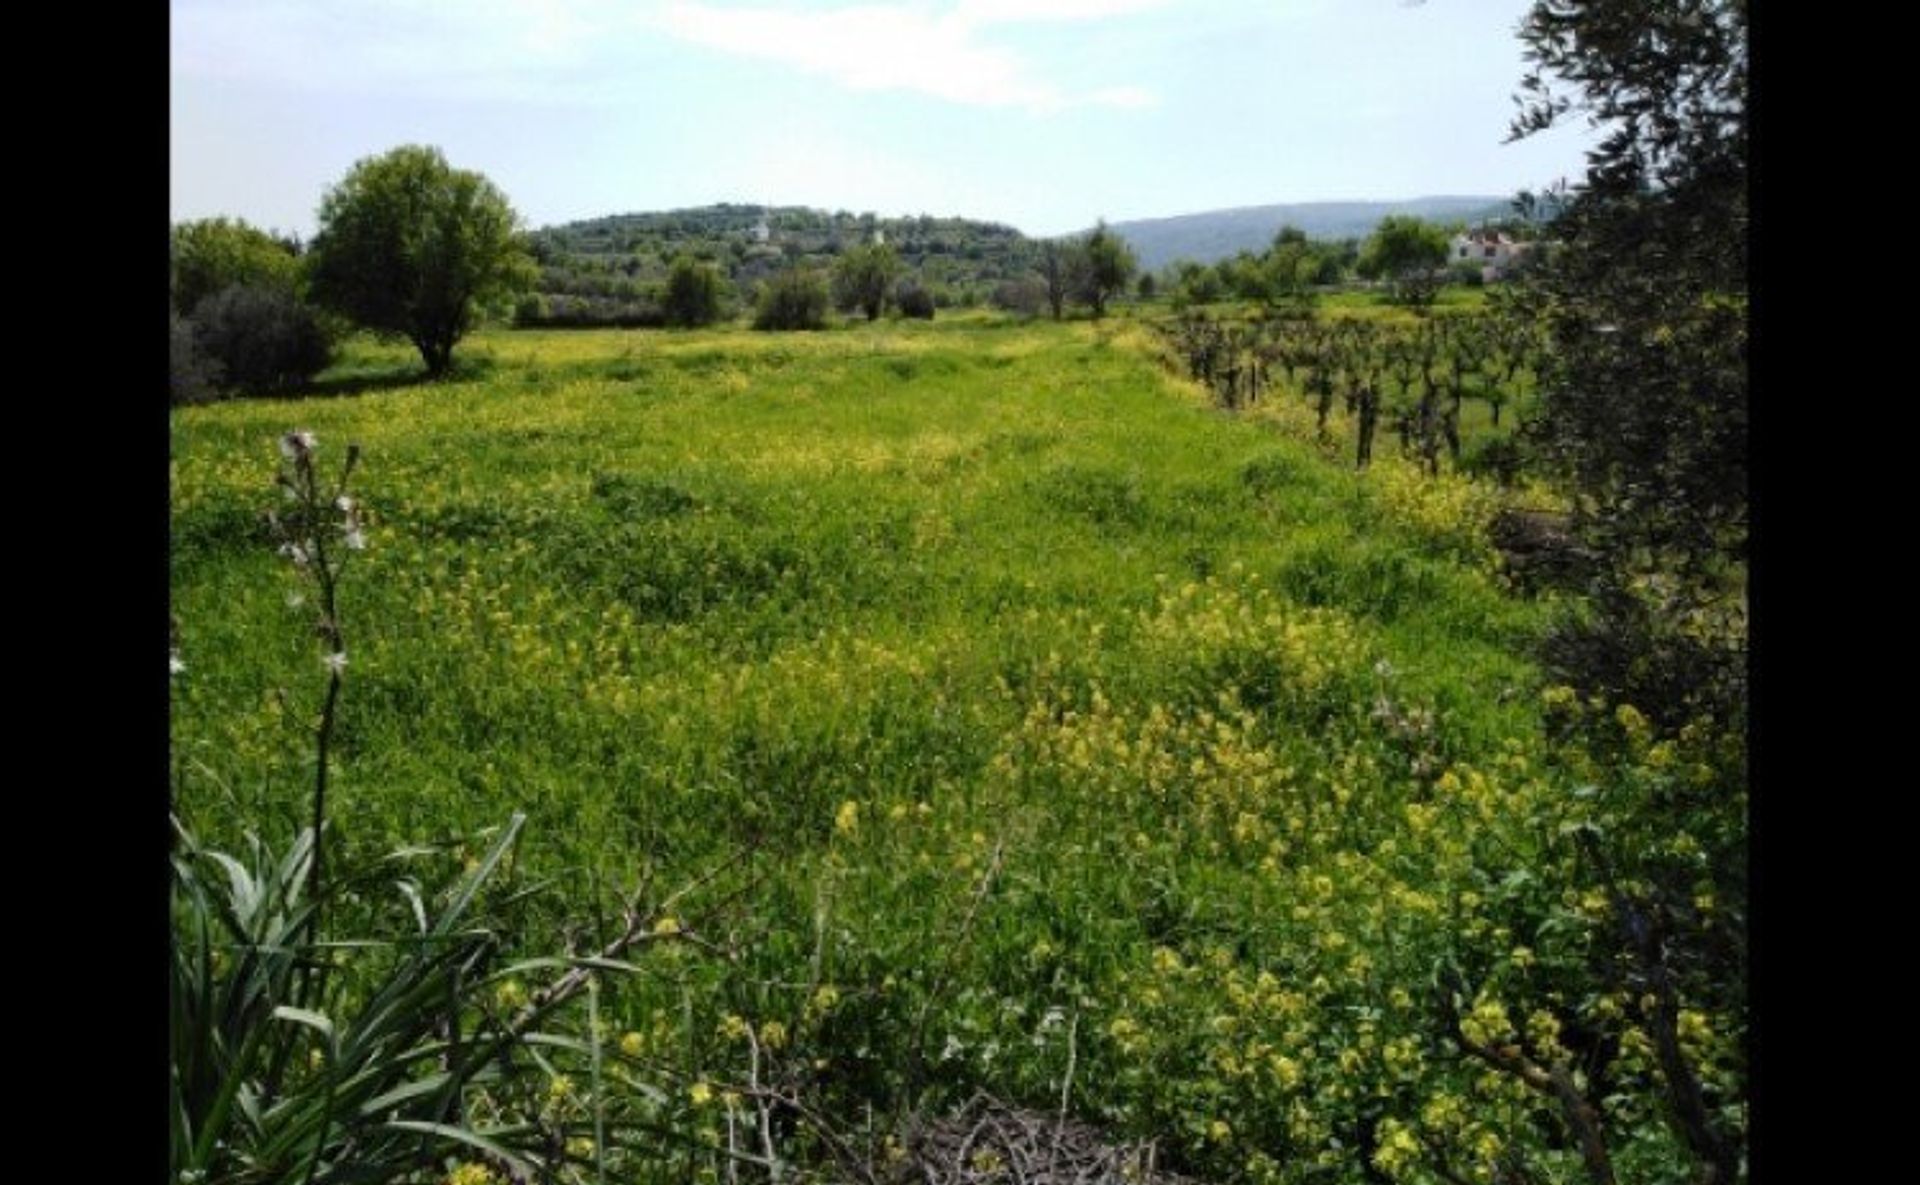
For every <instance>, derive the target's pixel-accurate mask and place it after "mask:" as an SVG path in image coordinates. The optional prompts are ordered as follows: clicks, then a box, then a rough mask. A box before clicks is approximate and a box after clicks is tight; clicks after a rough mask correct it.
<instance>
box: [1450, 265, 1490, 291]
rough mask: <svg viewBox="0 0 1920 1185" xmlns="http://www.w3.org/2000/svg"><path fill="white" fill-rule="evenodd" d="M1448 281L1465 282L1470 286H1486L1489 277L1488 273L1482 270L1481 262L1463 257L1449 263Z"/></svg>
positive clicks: (1454, 282)
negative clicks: (1487, 276)
mask: <svg viewBox="0 0 1920 1185" xmlns="http://www.w3.org/2000/svg"><path fill="white" fill-rule="evenodd" d="M1447 283H1449V284H1464V285H1466V286H1467V287H1469V288H1484V287H1485V286H1486V283H1487V278H1486V274H1485V273H1484V272H1482V271H1481V270H1480V265H1479V264H1477V263H1474V262H1473V261H1472V260H1466V259H1463V260H1459V261H1457V262H1454V263H1450V264H1448V265H1447Z"/></svg>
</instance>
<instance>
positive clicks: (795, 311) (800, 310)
mask: <svg viewBox="0 0 1920 1185" xmlns="http://www.w3.org/2000/svg"><path fill="white" fill-rule="evenodd" d="M753 327H754V328H755V329H825V328H826V327H827V281H826V278H825V277H824V276H822V275H821V274H820V273H819V272H816V271H813V270H811V269H809V268H803V267H794V268H788V269H787V270H786V271H783V272H780V273H778V274H777V275H775V276H774V277H773V278H772V279H770V280H768V281H767V282H766V283H765V284H763V285H761V287H760V299H759V301H758V303H757V304H756V305H755V307H754V313H753Z"/></svg>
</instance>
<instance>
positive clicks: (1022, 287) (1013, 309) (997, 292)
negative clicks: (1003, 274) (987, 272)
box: [989, 276, 1047, 317]
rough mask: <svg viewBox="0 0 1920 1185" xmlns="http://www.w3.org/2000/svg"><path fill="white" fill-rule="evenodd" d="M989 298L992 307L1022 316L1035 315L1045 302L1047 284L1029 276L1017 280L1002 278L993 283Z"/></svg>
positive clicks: (1037, 314) (1038, 313)
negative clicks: (991, 293) (998, 281)
mask: <svg viewBox="0 0 1920 1185" xmlns="http://www.w3.org/2000/svg"><path fill="white" fill-rule="evenodd" d="M989 299H990V300H991V301H992V302H993V307H994V308H997V309H1004V310H1005V311H1007V312H1009V313H1018V314H1020V315H1021V316H1023V317H1037V316H1039V315H1040V310H1041V309H1042V308H1043V307H1045V305H1046V303H1047V286H1046V284H1045V283H1044V282H1043V281H1041V280H1039V279H1037V278H1034V277H1031V276H1028V277H1022V278H1021V279H1018V280H1002V281H1000V283H998V284H996V285H994V289H993V295H992V296H991V297H989Z"/></svg>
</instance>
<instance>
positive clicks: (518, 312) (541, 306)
mask: <svg viewBox="0 0 1920 1185" xmlns="http://www.w3.org/2000/svg"><path fill="white" fill-rule="evenodd" d="M546 319H547V298H546V297H544V296H541V295H540V294H539V293H538V292H529V293H527V294H526V295H524V296H522V297H521V298H520V299H519V300H517V301H515V302H514V304H513V323H514V324H515V325H516V326H518V327H520V328H522V329H525V328H527V327H528V326H531V325H538V324H540V323H541V322H542V321H545V320H546Z"/></svg>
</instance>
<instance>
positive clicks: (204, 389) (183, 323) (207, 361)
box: [167, 309, 220, 404]
mask: <svg viewBox="0 0 1920 1185" xmlns="http://www.w3.org/2000/svg"><path fill="white" fill-rule="evenodd" d="M168 325H169V329H168V336H167V362H168V374H169V378H168V383H167V392H168V397H169V398H168V402H170V403H174V404H181V403H204V402H206V401H207V400H209V399H212V398H213V397H214V396H215V394H217V392H218V387H219V383H220V363H219V362H218V361H217V360H215V359H213V358H210V357H208V356H207V355H206V354H205V353H203V352H202V351H201V349H200V347H199V345H198V343H196V342H195V341H194V334H193V322H191V321H188V320H187V319H186V318H184V317H182V316H181V315H180V313H179V310H177V309H169V310H168Z"/></svg>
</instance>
